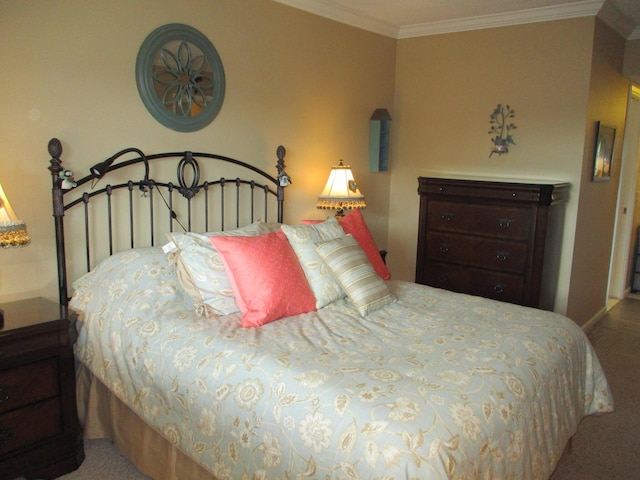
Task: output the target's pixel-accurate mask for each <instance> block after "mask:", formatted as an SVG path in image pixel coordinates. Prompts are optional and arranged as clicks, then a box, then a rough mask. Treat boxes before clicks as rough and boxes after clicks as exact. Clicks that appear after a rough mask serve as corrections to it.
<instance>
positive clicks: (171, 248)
mask: <svg viewBox="0 0 640 480" xmlns="http://www.w3.org/2000/svg"><path fill="white" fill-rule="evenodd" d="M176 248H178V247H176V244H175V243H173V242H169V243H167V244H165V245H163V246H162V251H163V252H164V253H165V254H167V253H170V252H172V251H174V250H175V249H176Z"/></svg>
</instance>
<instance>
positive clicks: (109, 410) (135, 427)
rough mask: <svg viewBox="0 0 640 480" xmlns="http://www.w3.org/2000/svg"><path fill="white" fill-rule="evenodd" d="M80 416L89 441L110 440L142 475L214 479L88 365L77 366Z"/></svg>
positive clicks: (164, 478) (175, 479)
mask: <svg viewBox="0 0 640 480" xmlns="http://www.w3.org/2000/svg"><path fill="white" fill-rule="evenodd" d="M76 380H77V383H76V393H77V403H78V416H79V418H80V423H81V425H82V428H83V433H84V438H86V439H99V438H108V439H110V440H111V441H112V442H113V443H114V445H115V446H116V448H117V449H118V450H119V451H120V453H122V455H124V456H125V457H126V458H127V459H129V460H130V461H131V462H132V463H133V464H134V465H135V466H136V467H137V468H138V470H140V471H141V472H142V473H144V474H145V475H148V476H150V477H152V478H153V479H155V480H178V479H181V480H183V479H186V478H188V479H189V480H205V479H206V480H211V479H213V478H214V477H213V474H212V473H211V472H209V471H207V470H206V469H205V468H204V467H203V466H201V465H200V464H198V463H196V462H195V461H194V460H192V459H191V458H189V457H188V456H187V455H186V454H185V453H183V452H182V451H181V450H179V449H178V448H177V447H175V446H174V445H173V444H172V443H171V442H169V441H168V440H167V439H166V438H164V437H163V436H162V435H161V434H160V433H158V431H157V430H155V429H153V428H152V427H150V426H149V425H148V424H146V423H145V422H144V421H143V420H142V419H141V418H140V417H139V416H138V415H137V414H136V413H134V412H133V410H131V409H130V408H129V407H128V406H127V405H125V404H124V403H122V402H121V401H120V400H119V399H118V398H117V397H116V396H115V395H113V394H112V393H111V392H110V391H109V389H107V387H105V385H104V384H103V383H102V382H101V381H100V380H99V379H97V378H96V377H95V376H94V375H93V374H92V373H91V372H90V371H89V369H88V368H86V367H85V366H84V365H82V364H80V363H77V364H76Z"/></svg>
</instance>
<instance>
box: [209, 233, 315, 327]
mask: <svg viewBox="0 0 640 480" xmlns="http://www.w3.org/2000/svg"><path fill="white" fill-rule="evenodd" d="M209 241H210V242H211V244H212V245H213V246H214V247H216V249H217V250H218V252H219V253H220V255H221V256H222V261H223V262H224V264H225V269H226V271H227V275H228V276H229V283H230V284H231V288H232V289H233V292H234V294H235V297H236V303H237V304H238V307H239V308H240V311H241V312H242V326H243V327H244V328H249V327H259V326H261V325H264V324H265V323H269V322H273V321H274V320H278V319H280V318H283V317H289V316H291V315H297V314H299V313H306V312H312V311H315V310H316V298H315V297H314V295H313V292H312V291H311V287H310V286H309V282H307V278H306V277H305V275H304V272H303V270H302V267H301V266H300V263H299V262H298V257H297V256H296V254H295V252H294V251H293V248H291V245H289V241H288V240H287V236H286V235H285V234H284V232H282V231H278V232H272V233H266V234H263V235H258V236H257V237H210V238H209Z"/></svg>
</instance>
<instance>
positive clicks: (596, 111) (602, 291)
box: [567, 21, 629, 323]
mask: <svg viewBox="0 0 640 480" xmlns="http://www.w3.org/2000/svg"><path fill="white" fill-rule="evenodd" d="M624 45H625V42H624V39H623V38H622V37H620V36H619V35H618V34H617V33H615V32H614V31H613V30H611V28H609V27H607V26H606V25H605V24H603V23H602V22H600V21H598V22H596V29H595V38H594V42H593V63H592V67H591V84H590V87H589V102H588V106H589V109H588V113H587V122H586V132H585V147H584V161H583V169H582V175H581V178H580V181H581V188H580V199H579V205H578V217H577V223H576V235H575V238H576V240H575V243H574V250H573V263H572V270H571V285H570V289H569V299H568V302H567V304H568V308H567V315H568V316H570V317H571V318H574V319H577V321H578V322H579V323H583V322H584V321H586V320H589V319H590V318H591V317H593V316H594V315H595V314H596V313H598V312H599V311H600V310H602V309H604V307H605V305H606V302H607V287H608V281H609V261H610V258H611V249H612V243H613V231H614V230H613V229H614V222H615V213H616V202H617V194H618V184H619V181H620V158H621V156H622V143H623V140H624V138H623V134H624V125H625V117H626V107H627V99H628V93H629V82H628V81H627V80H625V79H624V78H623V77H621V75H620V72H621V71H622V64H623V58H624ZM596 121H601V122H602V123H603V124H605V125H611V126H614V127H616V142H615V152H614V163H613V166H612V173H611V180H609V181H607V182H592V181H591V177H592V173H593V145H594V144H595V130H594V124H595V122H596ZM616 160H617V161H616Z"/></svg>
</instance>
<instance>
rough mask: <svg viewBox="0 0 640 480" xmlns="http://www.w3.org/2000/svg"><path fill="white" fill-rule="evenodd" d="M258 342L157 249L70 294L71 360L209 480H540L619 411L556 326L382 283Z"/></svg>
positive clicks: (112, 261) (578, 347)
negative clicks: (185, 284)
mask: <svg viewBox="0 0 640 480" xmlns="http://www.w3.org/2000/svg"><path fill="white" fill-rule="evenodd" d="M389 286H390V288H391V290H392V292H393V294H394V295H395V296H396V298H397V299H398V300H397V301H396V302H395V303H393V304H392V305H389V306H387V307H385V308H383V309H381V310H379V311H376V312H374V313H371V314H370V315H368V316H367V317H366V318H363V317H362V316H361V315H360V314H359V313H358V311H357V310H356V309H355V308H354V307H352V306H351V305H350V304H349V302H348V300H346V299H343V300H339V301H337V302H334V303H332V304H330V305H328V306H327V307H324V308H322V309H320V310H319V311H318V312H313V313H308V314H304V315H299V316H295V317H289V318H285V319H282V320H279V321H276V322H274V323H270V324H267V325H265V326H262V327H260V328H254V329H243V328H241V327H240V321H239V314H234V315H230V316H226V317H221V318H217V319H216V318H204V317H200V316H197V315H196V314H195V313H194V309H193V306H192V303H191V301H190V299H189V298H188V297H186V296H185V294H184V292H182V290H181V287H180V285H179V284H178V282H177V280H176V277H175V273H174V272H173V268H172V267H169V266H167V262H166V259H165V257H164V255H163V254H162V251H161V250H160V249H155V248H153V249H138V250H133V251H130V252H126V253H121V254H116V255H115V256H113V257H111V258H109V259H108V260H106V261H105V262H103V263H102V264H101V265H100V266H99V267H98V268H97V269H96V270H94V271H93V272H91V273H89V274H87V275H86V276H85V277H83V279H81V281H79V282H78V283H77V285H76V292H75V294H74V298H73V300H72V307H73V308H74V309H76V310H78V311H79V312H80V321H79V339H78V343H77V345H76V355H77V357H78V359H79V360H80V361H81V362H82V363H83V364H85V365H86V366H87V367H88V368H89V369H90V370H91V371H92V372H93V373H94V374H95V375H96V376H97V377H98V378H99V379H100V380H101V381H102V382H103V383H104V384H105V385H106V386H107V387H108V388H109V389H110V390H112V391H113V392H114V393H115V395H117V396H118V397H119V398H120V399H121V400H122V401H124V402H125V403H127V404H128V405H129V406H130V407H131V408H132V409H133V410H134V411H135V412H137V414H138V415H140V417H142V418H143V419H144V420H145V421H146V422H147V423H149V424H150V425H152V426H153V427H154V428H155V429H156V430H158V431H159V432H162V434H163V435H164V436H165V437H166V438H167V439H169V440H170V441H171V442H173V443H174V444H175V445H176V446H178V447H179V448H180V449H181V450H182V451H184V452H185V453H187V454H188V455H189V456H191V457H192V458H193V459H194V460H195V461H197V462H198V463H200V464H202V465H203V466H204V467H206V468H207V469H209V470H210V471H211V472H212V473H213V474H214V475H215V477H216V478H218V479H220V480H223V479H238V478H265V479H278V478H280V479H285V478H344V479H374V478H376V479H384V478H388V479H401V478H407V479H409V478H411V479H447V478H451V479H472V478H501V479H509V478H512V479H545V478H548V476H549V475H550V474H551V472H552V471H553V469H554V466H555V464H556V462H557V461H558V459H559V457H560V455H561V453H562V451H563V449H564V446H565V444H566V442H567V440H568V439H569V438H570V437H571V436H572V435H573V434H574V433H575V431H576V429H577V425H578V422H579V421H580V419H581V418H582V417H583V416H585V415H589V414H593V413H599V412H607V411H611V410H612V409H613V401H612V398H611V394H610V391H609V387H608V385H607V381H606V379H605V376H604V374H603V371H602V369H601V367H600V364H599V362H598V359H597V357H596V355H595V353H594V351H593V349H592V347H591V345H590V344H589V342H588V340H587V338H586V336H585V335H584V333H583V332H582V330H581V329H580V328H579V327H578V326H577V325H576V324H574V323H573V322H572V321H571V320H569V319H567V318H566V317H563V316H561V315H558V314H554V313H550V312H545V311H540V310H535V309H531V308H524V307H520V306H516V305H510V304H506V303H500V302H496V301H492V300H487V299H483V298H477V297H471V296H466V295H460V294H455V293H450V292H447V291H443V290H438V289H434V288H430V287H427V286H423V285H417V284H412V283H406V282H399V281H391V282H390V283H389Z"/></svg>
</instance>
